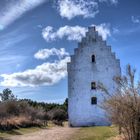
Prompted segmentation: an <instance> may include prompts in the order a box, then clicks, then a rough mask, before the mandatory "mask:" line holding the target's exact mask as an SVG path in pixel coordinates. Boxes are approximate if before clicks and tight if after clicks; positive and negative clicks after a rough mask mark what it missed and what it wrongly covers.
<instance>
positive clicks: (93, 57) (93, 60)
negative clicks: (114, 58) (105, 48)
mask: <svg viewBox="0 0 140 140" xmlns="http://www.w3.org/2000/svg"><path fill="white" fill-rule="evenodd" d="M92 62H95V55H94V54H93V55H92Z"/></svg>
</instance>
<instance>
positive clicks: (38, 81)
mask: <svg viewBox="0 0 140 140" xmlns="http://www.w3.org/2000/svg"><path fill="white" fill-rule="evenodd" d="M69 61H70V57H68V56H67V57H65V58H63V59H61V60H58V61H55V62H53V63H50V62H46V63H43V64H42V65H39V66H37V67H36V68H35V69H29V70H25V71H24V72H17V73H13V74H2V75H1V77H2V78H3V81H2V82H1V85H2V86H12V87H15V86H31V87H33V86H39V85H53V84H55V83H57V82H59V81H60V80H61V79H63V78H65V77H66V76H67V62H69Z"/></svg>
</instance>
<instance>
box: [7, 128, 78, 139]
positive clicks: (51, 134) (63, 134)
mask: <svg viewBox="0 0 140 140" xmlns="http://www.w3.org/2000/svg"><path fill="white" fill-rule="evenodd" d="M76 131H78V128H69V127H53V128H50V129H44V130H40V131H37V132H34V133H30V134H25V135H21V136H12V137H11V138H10V139H9V140H67V139H68V138H70V137H71V136H72V135H73V134H74V133H75V132H76Z"/></svg>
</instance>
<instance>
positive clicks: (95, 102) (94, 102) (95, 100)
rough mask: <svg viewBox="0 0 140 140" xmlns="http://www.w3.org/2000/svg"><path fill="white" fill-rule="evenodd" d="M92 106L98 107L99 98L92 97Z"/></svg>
mask: <svg viewBox="0 0 140 140" xmlns="http://www.w3.org/2000/svg"><path fill="white" fill-rule="evenodd" d="M91 104H92V105H96V104H97V97H92V98H91Z"/></svg>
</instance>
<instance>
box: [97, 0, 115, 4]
mask: <svg viewBox="0 0 140 140" xmlns="http://www.w3.org/2000/svg"><path fill="white" fill-rule="evenodd" d="M99 2H107V3H108V2H109V3H111V4H115V5H116V4H117V3H118V0H99Z"/></svg>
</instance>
